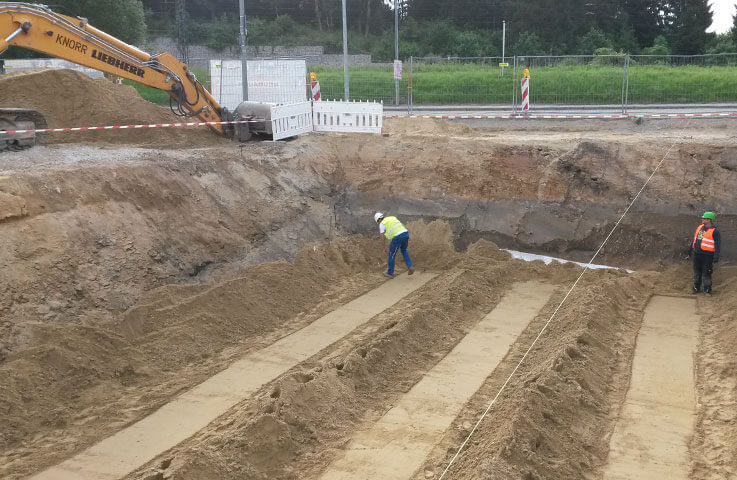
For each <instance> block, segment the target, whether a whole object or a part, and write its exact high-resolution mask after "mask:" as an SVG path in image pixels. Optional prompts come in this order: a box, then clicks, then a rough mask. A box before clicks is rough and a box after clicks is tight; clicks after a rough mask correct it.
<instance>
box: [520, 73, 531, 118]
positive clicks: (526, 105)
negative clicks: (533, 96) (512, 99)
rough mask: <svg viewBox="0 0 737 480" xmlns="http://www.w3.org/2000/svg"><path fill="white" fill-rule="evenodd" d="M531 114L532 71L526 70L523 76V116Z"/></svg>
mask: <svg viewBox="0 0 737 480" xmlns="http://www.w3.org/2000/svg"><path fill="white" fill-rule="evenodd" d="M529 113H530V69H528V68H525V71H524V74H523V75H522V114H523V115H528V114H529Z"/></svg>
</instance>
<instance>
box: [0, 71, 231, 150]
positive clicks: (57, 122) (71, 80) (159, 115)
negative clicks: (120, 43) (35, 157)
mask: <svg viewBox="0 0 737 480" xmlns="http://www.w3.org/2000/svg"><path fill="white" fill-rule="evenodd" d="M0 107H5V108H29V109H33V110H38V111H39V112H41V113H42V114H43V115H44V117H46V121H47V122H48V126H49V128H67V127H89V126H107V125H140V124H154V123H174V122H182V121H190V120H183V119H182V118H180V117H177V116H176V115H174V114H173V113H171V111H169V109H168V108H164V107H161V106H159V105H155V104H153V103H151V102H147V101H146V100H144V99H143V98H141V97H140V95H138V92H136V89H135V88H133V87H131V86H124V85H115V84H114V83H112V82H111V81H109V80H108V79H105V78H96V79H92V78H89V77H87V76H86V75H84V74H82V73H80V72H76V71H74V70H58V69H46V70H34V71H30V72H23V74H18V75H11V76H2V77H0ZM46 141H47V142H48V143H77V142H84V143H88V144H89V143H116V144H121V143H122V144H133V145H142V146H146V145H150V146H159V147H161V146H197V145H212V144H215V143H217V142H220V141H222V140H221V139H220V137H219V136H218V135H217V134H216V133H214V132H212V131H211V130H209V129H207V128H206V127H191V128H167V129H142V130H118V131H104V132H68V133H57V134H52V135H48V136H47V139H46Z"/></svg>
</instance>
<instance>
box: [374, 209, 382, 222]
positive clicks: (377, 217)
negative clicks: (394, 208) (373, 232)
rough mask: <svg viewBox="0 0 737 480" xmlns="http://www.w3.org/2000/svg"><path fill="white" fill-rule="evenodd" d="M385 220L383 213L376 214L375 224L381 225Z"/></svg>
mask: <svg viewBox="0 0 737 480" xmlns="http://www.w3.org/2000/svg"><path fill="white" fill-rule="evenodd" d="M382 218H384V214H383V213H381V212H376V213H374V222H376V223H379V220H381V219H382Z"/></svg>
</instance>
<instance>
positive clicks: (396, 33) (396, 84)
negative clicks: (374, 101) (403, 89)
mask: <svg viewBox="0 0 737 480" xmlns="http://www.w3.org/2000/svg"><path fill="white" fill-rule="evenodd" d="M398 4H399V1H398V0H394V63H395V64H396V62H397V61H399V8H398ZM394 87H395V96H394V104H395V105H399V79H398V78H395V79H394Z"/></svg>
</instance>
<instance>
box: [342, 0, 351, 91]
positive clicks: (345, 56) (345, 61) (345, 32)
mask: <svg viewBox="0 0 737 480" xmlns="http://www.w3.org/2000/svg"><path fill="white" fill-rule="evenodd" d="M343 71H344V72H345V80H344V85H345V101H346V102H348V101H350V95H349V93H350V91H349V90H350V89H349V87H348V21H347V18H346V10H345V0H343Z"/></svg>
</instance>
